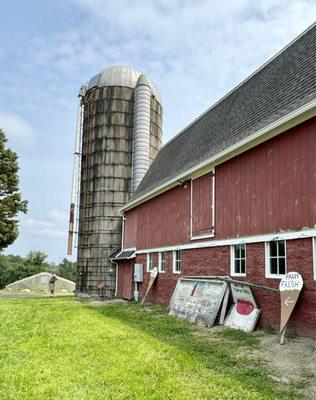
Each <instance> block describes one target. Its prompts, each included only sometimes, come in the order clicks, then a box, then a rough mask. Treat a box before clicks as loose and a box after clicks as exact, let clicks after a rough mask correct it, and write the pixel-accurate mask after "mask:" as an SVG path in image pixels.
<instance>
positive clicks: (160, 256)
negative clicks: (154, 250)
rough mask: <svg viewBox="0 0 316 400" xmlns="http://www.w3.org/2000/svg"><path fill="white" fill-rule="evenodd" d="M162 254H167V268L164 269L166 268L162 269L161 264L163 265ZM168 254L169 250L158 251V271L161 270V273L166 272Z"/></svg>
mask: <svg viewBox="0 0 316 400" xmlns="http://www.w3.org/2000/svg"><path fill="white" fill-rule="evenodd" d="M162 254H164V255H165V259H164V263H165V269H164V270H163V269H161V265H162ZM166 255H167V252H166V251H160V252H159V253H158V271H159V272H160V273H161V274H164V273H165V272H166V265H167V260H166Z"/></svg>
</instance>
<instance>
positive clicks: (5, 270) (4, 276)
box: [0, 251, 77, 289]
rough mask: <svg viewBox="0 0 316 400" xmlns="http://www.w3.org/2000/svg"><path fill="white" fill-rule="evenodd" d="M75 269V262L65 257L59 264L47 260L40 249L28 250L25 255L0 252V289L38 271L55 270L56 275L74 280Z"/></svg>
mask: <svg viewBox="0 0 316 400" xmlns="http://www.w3.org/2000/svg"><path fill="white" fill-rule="evenodd" d="M76 270H77V268H76V263H74V262H72V261H70V260H67V259H66V258H64V259H63V261H62V262H61V263H59V264H55V263H51V262H48V261H47V255H46V254H45V253H43V252H42V251H30V252H29V253H28V255H27V256H26V257H21V256H16V255H13V254H9V255H5V254H0V289H4V287H5V286H6V285H8V284H9V283H13V282H15V281H18V280H20V279H23V278H27V277H28V276H32V275H35V274H38V273H40V272H52V271H55V272H56V273H57V275H59V276H61V277H63V278H66V279H70V280H71V281H75V279H76Z"/></svg>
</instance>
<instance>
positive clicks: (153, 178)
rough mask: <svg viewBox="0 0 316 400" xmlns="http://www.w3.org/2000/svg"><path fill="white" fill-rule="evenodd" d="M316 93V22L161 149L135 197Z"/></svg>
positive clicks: (288, 111) (220, 149)
mask: <svg viewBox="0 0 316 400" xmlns="http://www.w3.org/2000/svg"><path fill="white" fill-rule="evenodd" d="M315 98H316V25H313V26H311V27H310V28H309V29H308V30H307V31H306V32H305V33H304V34H303V35H301V36H299V37H298V38H297V39H296V40H295V41H294V42H293V43H291V44H290V45H289V46H288V47H286V48H285V49H284V50H283V51H282V52H280V53H279V54H278V55H277V56H276V57H275V58H273V59H272V60H271V61H269V62H268V63H267V64H265V65H264V66H263V67H262V68H261V69H259V70H258V71H257V72H256V73H255V74H253V75H252V76H250V78H248V79H247V80H246V81H244V82H243V83H242V84H241V85H240V86H238V87H237V88H236V89H235V90H233V91H232V92H230V93H229V94H228V95H227V96H226V97H224V98H223V99H222V100H221V101H219V102H218V103H216V104H215V105H214V106H213V107H212V108H210V109H209V110H208V111H207V112H206V113H204V114H203V115H202V116H201V117H199V118H198V119H197V120H196V121H194V122H193V123H192V124H191V125H189V126H188V127H187V128H186V129H184V130H183V131H182V132H181V133H180V134H179V135H178V136H176V137H175V138H174V139H172V140H171V141H170V142H169V143H167V144H166V145H165V146H164V147H162V148H161V150H160V151H159V152H158V154H157V156H156V158H155V159H154V161H153V163H152V164H151V166H150V168H149V169H148V171H147V173H146V175H145V176H144V178H143V180H142V181H141V183H140V185H139V186H138V188H137V190H136V192H135V194H134V195H133V197H132V198H131V200H130V201H134V200H137V199H138V198H139V197H141V196H143V195H145V194H146V193H147V192H149V191H151V190H153V189H155V188H156V187H158V186H160V185H162V184H163V183H165V182H167V181H169V180H171V179H172V178H174V177H176V176H178V175H179V174H181V173H183V172H185V171H186V170H188V169H190V168H192V167H194V166H196V165H198V164H199V163H201V162H203V161H205V160H207V159H208V158H209V157H212V156H214V155H216V154H217V153H219V152H220V151H222V150H224V149H226V148H228V147H229V146H231V145H233V144H235V143H237V142H239V141H240V140H242V139H244V138H246V137H247V136H250V135H251V134H253V133H255V132H256V131H258V130H259V129H262V128H264V127H266V126H267V125H269V124H270V123H272V122H274V121H276V120H278V119H279V118H281V117H283V116H285V115H287V114H289V113H290V112H292V111H294V110H295V109H297V108H299V107H300V106H302V105H304V104H306V103H308V102H309V101H311V100H314V99H315Z"/></svg>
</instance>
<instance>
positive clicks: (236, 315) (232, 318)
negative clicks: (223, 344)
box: [225, 304, 260, 332]
mask: <svg viewBox="0 0 316 400" xmlns="http://www.w3.org/2000/svg"><path fill="white" fill-rule="evenodd" d="M239 308H240V305H239V304H234V305H233V306H232V308H231V310H230V312H229V314H228V317H227V319H226V321H225V326H227V327H229V328H234V329H240V330H242V331H245V332H252V331H253V330H254V329H255V326H256V323H257V320H258V317H259V315H260V310H259V309H258V308H255V307H250V306H248V308H247V309H245V310H243V311H242V312H240V309H239Z"/></svg>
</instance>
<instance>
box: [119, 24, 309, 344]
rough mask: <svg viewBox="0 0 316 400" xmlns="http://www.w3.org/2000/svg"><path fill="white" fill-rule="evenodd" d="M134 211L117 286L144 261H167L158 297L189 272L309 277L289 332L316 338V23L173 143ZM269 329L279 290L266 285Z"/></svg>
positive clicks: (257, 279) (263, 297) (122, 288)
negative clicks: (272, 289)
mask: <svg viewBox="0 0 316 400" xmlns="http://www.w3.org/2000/svg"><path fill="white" fill-rule="evenodd" d="M121 211H122V212H123V214H124V224H123V226H124V228H123V247H122V251H121V252H120V253H119V255H118V256H117V258H116V259H115V260H114V261H115V262H117V265H118V275H117V295H118V296H121V297H124V298H127V299H130V298H132V296H133V290H134V283H133V270H134V264H135V263H141V264H143V265H144V281H143V283H142V284H140V286H139V290H140V297H141V298H142V297H143V296H144V293H145V291H146V289H147V285H148V280H149V275H150V270H151V269H152V268H153V266H158V267H159V275H158V278H157V281H156V284H155V285H154V287H153V288H152V290H151V291H150V293H149V295H148V300H149V301H152V302H154V303H159V304H162V305H165V306H167V305H168V304H169V301H170V298H171V295H172V293H173V290H174V287H175V285H176V283H177V280H178V279H179V276H181V275H204V276H205V275H222V276H227V275H229V276H231V277H234V278H235V279H238V280H246V281H247V282H250V283H254V284H259V285H264V286H269V287H272V288H278V285H279V281H280V278H281V277H282V276H283V275H284V274H285V273H286V272H290V271H297V272H299V273H300V274H301V275H302V277H303V279H304V289H303V291H302V294H301V298H300V300H299V302H298V304H297V306H296V308H295V310H294V313H293V315H292V318H291V323H290V327H289V328H290V329H291V330H292V331H295V332H297V333H298V334H300V335H307V336H312V337H316V281H315V279H316V27H315V25H314V26H312V27H311V28H309V29H308V30H307V31H306V32H304V33H303V34H302V35H301V36H299V37H298V38H297V39H296V40H295V41H293V42H292V43H290V44H289V45H288V46H287V47H286V48H285V49H283V50H282V51H281V52H280V53H278V54H277V55H276V56H275V57H273V58H272V59H271V60H269V61H268V62H267V63H266V64H264V65H263V66H262V67H261V68H260V69H259V70H257V71H256V72H255V73H254V74H252V75H251V76H250V77H249V78H248V79H246V80H245V81H244V82H242V83H241V84H240V85H239V86H237V87H236V88H235V89H234V90H232V91H231V92H230V93H228V94H227V95H226V96H225V97H224V98H222V99H221V100H220V101H219V102H217V103H216V104H215V105H213V106H212V107H211V108H210V109H209V110H207V111H206V112H205V113H204V114H203V115H201V116H200V117H199V118H198V119H196V120H195V121H193V122H192V123H191V124H190V125H189V126H188V127H186V128H185V129H184V130H183V131H181V132H180V133H179V134H178V135H177V136H176V137H174V138H173V139H172V140H170V141H169V142H168V143H167V144H166V145H164V146H163V147H162V148H161V150H160V151H159V152H158V155H157V156H156V158H155V160H154V161H153V163H152V165H151V166H150V168H149V170H148V172H147V173H146V175H145V176H144V178H143V180H142V182H141V183H140V185H139V187H138V188H137V191H136V193H135V194H134V195H133V197H132V198H131V200H130V201H129V202H128V203H127V204H126V205H125V206H124V207H123V208H122V210H121ZM255 296H256V299H257V301H258V303H259V306H260V307H261V308H262V314H261V318H260V324H261V326H267V325H270V326H273V327H276V328H277V327H278V324H279V318H280V316H279V309H280V304H279V298H278V295H275V294H273V293H271V292H265V291H259V290H256V291H255Z"/></svg>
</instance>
